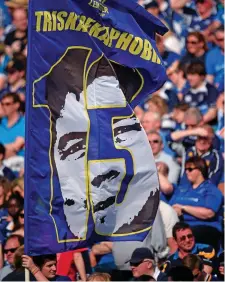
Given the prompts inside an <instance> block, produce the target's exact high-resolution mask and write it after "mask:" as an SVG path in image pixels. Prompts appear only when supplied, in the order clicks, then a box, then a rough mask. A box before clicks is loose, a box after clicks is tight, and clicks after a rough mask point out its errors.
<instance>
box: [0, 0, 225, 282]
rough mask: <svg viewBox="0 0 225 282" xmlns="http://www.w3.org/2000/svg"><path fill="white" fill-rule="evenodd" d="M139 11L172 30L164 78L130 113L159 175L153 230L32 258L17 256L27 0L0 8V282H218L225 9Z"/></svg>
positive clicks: (199, 6) (162, 47)
mask: <svg viewBox="0 0 225 282" xmlns="http://www.w3.org/2000/svg"><path fill="white" fill-rule="evenodd" d="M126 1H128V0H126ZM129 1H131V0H129ZM138 3H139V4H140V5H142V6H143V7H144V8H145V9H146V11H147V12H149V13H151V14H153V15H154V16H155V17H158V18H159V19H160V20H161V21H162V22H163V23H164V24H165V25H166V26H167V27H168V28H169V32H168V33H167V34H166V35H164V36H163V37H162V36H159V35H156V42H157V47H158V50H159V52H160V54H161V57H162V59H163V62H164V65H165V67H166V71H167V75H168V80H167V82H166V83H165V85H164V86H163V87H162V88H161V89H160V90H159V91H157V92H156V93H154V94H153V95H151V96H150V97H148V98H147V99H146V100H145V101H143V102H142V103H141V104H140V105H139V106H137V107H136V109H135V113H136V115H137V117H138V119H139V120H140V122H141V124H142V126H143V128H144V130H145V131H146V134H147V136H148V140H149V146H151V148H152V151H153V155H154V157H155V160H156V165H157V169H158V174H159V182H160V190H161V196H160V197H161V198H160V206H159V211H158V214H157V218H156V221H155V224H154V226H153V228H152V231H151V232H150V233H149V235H148V236H147V238H146V239H145V241H144V242H117V243H109V242H101V243H99V244H96V245H94V246H89V247H87V248H85V249H82V250H76V251H73V252H68V253H63V254H55V255H49V256H48V255H47V256H42V257H36V258H33V259H32V258H31V257H28V256H24V253H23V252H24V250H23V240H24V209H23V205H24V152H25V150H26V148H25V100H26V99H25V97H26V60H27V29H28V18H27V14H28V10H27V8H28V0H8V1H4V0H0V280H3V281H10V280H11V281H15V280H17V281H18V280H22V279H23V277H24V267H26V268H28V269H29V270H30V271H31V273H32V279H34V280H39V281H41V280H43V279H44V278H43V276H44V277H46V278H47V279H48V280H51V281H59V280H60V279H61V281H62V280H67V279H68V280H70V279H71V280H83V281H86V280H88V281H110V280H117V281H119V280H132V279H133V280H137V281H138V280H141V281H143V280H145V281H165V280H167V279H169V280H170V281H186V280H190V281H193V280H195V281H211V280H212V281H218V280H224V211H223V208H224V207H223V205H224V2H223V1H221V0H179V1H178V0H155V1H149V0H148V1H144V0H140V1H138ZM21 275H22V276H21ZM42 275H43V276H42ZM21 277H22V278H21ZM68 277H69V278H68Z"/></svg>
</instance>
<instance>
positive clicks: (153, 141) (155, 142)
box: [149, 140, 160, 144]
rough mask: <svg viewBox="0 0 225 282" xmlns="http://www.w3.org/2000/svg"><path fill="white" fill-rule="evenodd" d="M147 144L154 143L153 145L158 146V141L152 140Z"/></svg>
mask: <svg viewBox="0 0 225 282" xmlns="http://www.w3.org/2000/svg"><path fill="white" fill-rule="evenodd" d="M149 143H150V144H151V143H154V144H159V143H160V141H159V140H152V141H149Z"/></svg>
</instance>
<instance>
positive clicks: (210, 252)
mask: <svg viewBox="0 0 225 282" xmlns="http://www.w3.org/2000/svg"><path fill="white" fill-rule="evenodd" d="M173 237H174V239H175V241H176V242H177V246H178V249H177V251H176V252H175V253H174V254H173V255H171V256H170V257H169V258H168V260H167V261H166V262H165V264H164V266H163V270H162V271H165V272H166V273H168V272H169V270H170V269H171V268H173V267H176V266H181V265H182V264H183V259H184V258H185V257H186V256H187V255H189V254H195V255H198V256H200V257H201V259H202V260H203V265H204V266H203V269H204V271H205V272H206V273H208V274H210V273H211V272H212V270H213V264H214V261H215V258H216V254H215V250H214V249H213V247H211V246H209V245H206V244H198V243H196V241H195V237H194V234H193V231H192V228H191V227H190V225H189V224H187V223H185V222H177V223H176V224H175V225H174V227H173Z"/></svg>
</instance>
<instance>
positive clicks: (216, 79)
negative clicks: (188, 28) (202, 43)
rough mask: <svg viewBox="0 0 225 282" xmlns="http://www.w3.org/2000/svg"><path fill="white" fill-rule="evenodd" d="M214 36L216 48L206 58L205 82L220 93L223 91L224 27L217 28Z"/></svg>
mask: <svg viewBox="0 0 225 282" xmlns="http://www.w3.org/2000/svg"><path fill="white" fill-rule="evenodd" d="M214 36H215V43H216V47H214V48H213V49H211V50H210V51H209V52H208V54H207V56H206V71H207V80H208V81H209V82H210V83H213V84H214V85H215V86H216V87H217V89H218V91H219V93H221V92H223V91H224V26H220V27H218V28H217V29H216V31H215V33H214Z"/></svg>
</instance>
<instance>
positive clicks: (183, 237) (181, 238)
mask: <svg viewBox="0 0 225 282" xmlns="http://www.w3.org/2000/svg"><path fill="white" fill-rule="evenodd" d="M193 237H194V235H193V234H191V233H190V234H188V235H184V236H182V237H180V241H185V240H186V238H188V239H192V238H193Z"/></svg>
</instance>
